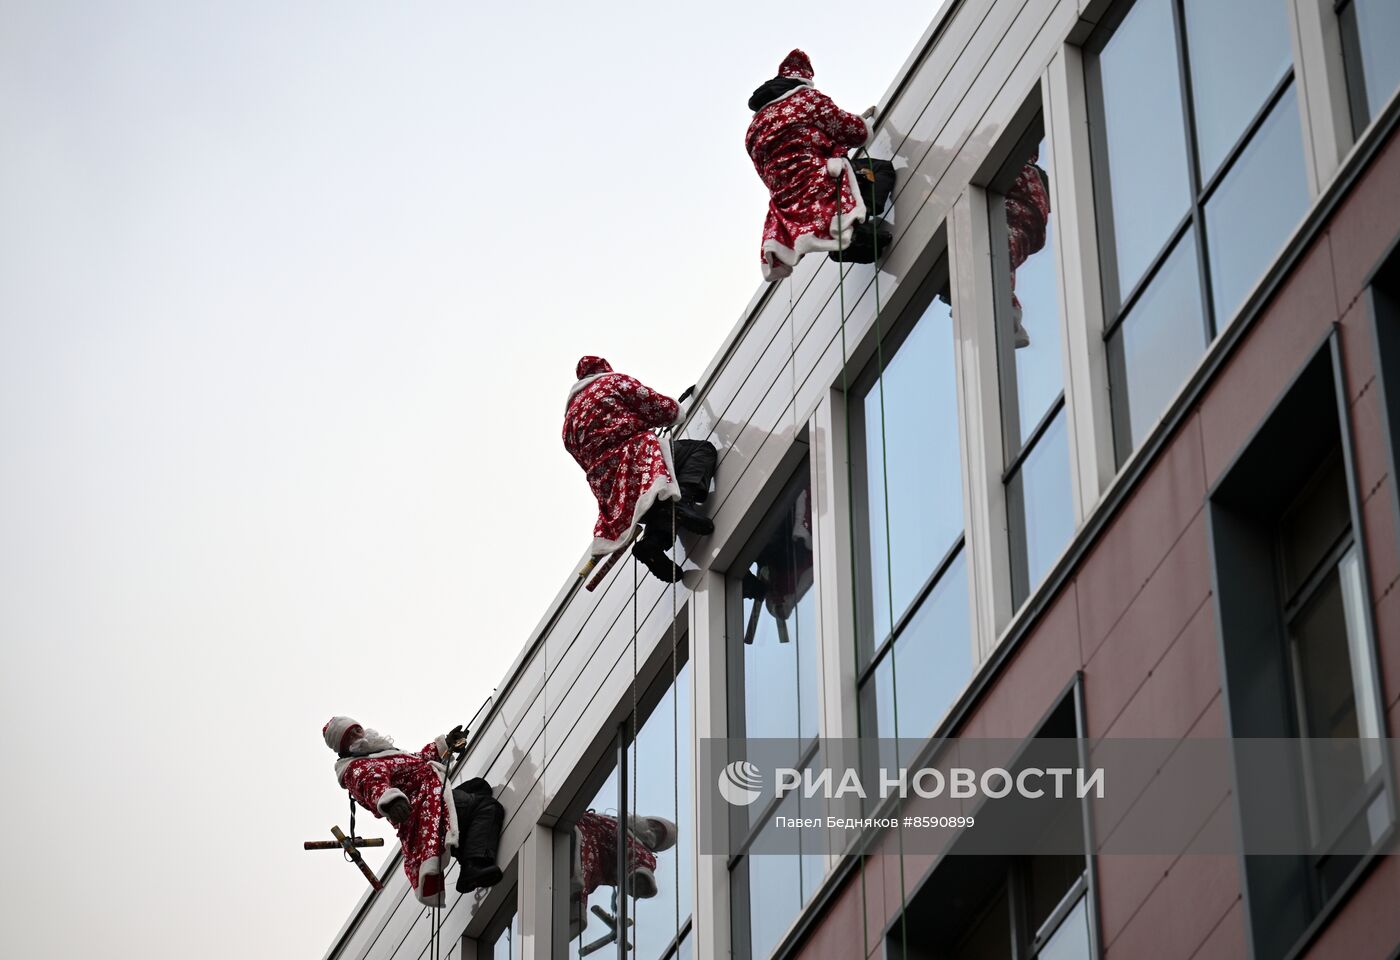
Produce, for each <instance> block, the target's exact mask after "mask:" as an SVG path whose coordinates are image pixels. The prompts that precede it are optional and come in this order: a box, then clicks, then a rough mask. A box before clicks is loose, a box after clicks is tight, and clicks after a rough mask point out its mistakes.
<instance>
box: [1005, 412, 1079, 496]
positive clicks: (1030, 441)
mask: <svg viewBox="0 0 1400 960" xmlns="http://www.w3.org/2000/svg"><path fill="white" fill-rule="evenodd" d="M1064 405H1065V392H1064V391H1063V390H1061V391H1060V392H1059V394H1058V395H1056V397H1055V399H1054V401H1053V402H1051V404H1050V406H1048V407H1046V408H1045V414H1044V415H1043V416H1042V417H1041V418H1040V420H1039V422H1037V423H1036V425H1035V429H1034V430H1032V431H1031V435H1030V436H1029V437H1027V438H1026V442H1025V443H1024V444H1023V445H1022V446H1021V452H1020V453H1018V454H1016V458H1015V459H1014V460H1012V461H1011V462H1010V463H1009V464H1007V466H1006V471H1005V472H1004V473H1003V474H1002V475H1001V482H1002V484H1008V483H1010V482H1011V480H1012V478H1013V477H1015V476H1016V474H1017V473H1018V472H1019V471H1020V469H1021V466H1022V465H1023V464H1024V463H1025V462H1026V459H1027V458H1028V457H1029V456H1030V453H1031V451H1032V450H1034V449H1035V445H1036V444H1038V443H1040V438H1041V437H1043V436H1045V434H1046V433H1047V432H1048V431H1049V429H1050V425H1051V424H1052V423H1054V422H1055V418H1056V417H1058V416H1059V415H1060V410H1061V408H1063V407H1064Z"/></svg>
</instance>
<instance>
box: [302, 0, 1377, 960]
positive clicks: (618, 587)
mask: <svg viewBox="0 0 1400 960" xmlns="http://www.w3.org/2000/svg"><path fill="white" fill-rule="evenodd" d="M911 46H912V49H913V53H912V54H911V56H910V57H909V59H908V61H907V62H906V63H905V64H904V65H903V67H902V68H901V70H900V72H899V75H898V76H897V77H896V78H895V80H894V84H893V86H892V87H891V89H890V91H889V92H888V93H887V95H886V96H885V98H884V99H883V100H882V102H881V109H880V112H879V116H878V119H877V123H876V137H875V140H874V142H873V144H872V145H871V147H870V153H871V154H872V155H873V156H876V157H890V158H893V159H894V161H895V164H896V167H897V168H898V171H899V183H898V186H897V190H896V198H895V201H894V205H893V212H892V213H891V214H889V219H890V221H891V224H892V226H893V228H894V241H893V244H892V246H891V248H890V250H889V251H888V254H887V255H886V256H885V257H884V259H883V261H882V262H881V263H880V265H879V267H878V269H876V268H875V267H872V266H862V265H846V264H838V263H836V262H832V261H830V260H828V259H826V258H824V257H819V256H808V257H806V258H805V259H804V260H803V261H802V262H801V263H800V264H799V265H798V267H797V269H796V270H795V272H794V274H793V276H792V277H790V278H788V279H785V280H783V281H781V282H779V283H776V284H773V285H771V286H765V287H764V288H763V289H762V290H760V291H759V293H758V294H756V295H755V297H754V299H753V300H752V301H751V303H750V304H749V306H748V308H747V309H746V311H745V313H744V315H743V316H742V317H741V318H740V321H739V323H738V324H737V325H736V327H735V329H734V330H733V332H732V333H731V334H730V336H729V337H728V339H727V340H726V343H725V346H724V347H723V349H722V350H721V351H720V353H719V355H717V356H716V357H715V358H714V360H713V361H712V362H711V364H710V365H709V367H708V369H707V370H706V371H705V372H704V374H703V376H702V377H701V379H700V381H699V391H698V393H697V397H696V399H695V401H694V402H693V404H692V406H691V408H690V411H689V414H688V416H687V419H686V421H685V424H684V426H683V428H681V430H680V433H681V434H682V435H684V436H687V437H694V438H708V439H710V440H712V441H713V442H714V443H715V444H716V446H717V447H718V448H719V451H720V456H721V460H720V464H719V470H718V475H717V480H716V487H715V491H714V493H713V494H712V495H711V497H710V500H709V503H708V505H707V509H709V511H710V512H711V514H712V515H713V517H714V520H715V527H716V529H715V533H714V534H713V536H710V537H707V538H705V539H703V540H699V541H694V540H687V541H686V551H687V553H688V556H687V561H688V565H689V566H690V567H692V568H693V569H694V570H695V571H696V572H693V573H692V574H691V575H690V576H689V577H688V578H687V581H686V582H685V583H683V584H680V585H677V586H676V587H674V588H672V587H670V586H665V585H662V584H660V583H659V582H658V581H656V580H654V579H651V578H649V577H647V576H646V575H645V571H644V570H643V571H641V572H640V573H639V572H638V571H637V570H636V568H635V567H634V565H633V564H632V562H631V561H630V560H629V561H627V562H625V563H619V564H618V565H617V567H616V568H614V570H613V571H612V572H611V574H609V576H608V577H607V578H606V579H605V580H604V581H603V582H602V584H601V585H600V586H599V587H598V589H597V590H596V591H594V592H588V591H585V590H583V589H581V585H580V582H579V581H578V578H577V577H575V576H573V575H572V574H571V575H570V577H569V579H568V580H567V582H566V583H565V585H564V587H563V588H562V589H561V591H560V593H559V595H558V596H557V597H556V600H555V602H554V603H553V605H552V606H551V608H550V609H549V610H548V611H547V612H546V614H545V616H544V617H543V619H542V620H541V622H540V624H539V626H538V627H537V628H536V630H535V631H534V633H533V634H532V636H531V637H530V638H529V640H528V642H527V644H526V645H525V647H524V649H523V651H522V653H521V655H520V656H519V658H518V659H517V661H516V663H515V665H514V666H513V668H512V669H511V671H510V673H509V675H508V676H507V677H506V678H505V680H504V681H503V683H502V684H501V686H500V688H499V692H498V693H497V695H496V697H495V698H494V700H493V701H492V703H491V704H490V706H489V708H488V709H487V712H486V714H485V716H484V718H483V719H482V720H481V722H480V723H479V724H478V727H477V729H476V731H475V740H474V742H473V745H472V748H471V752H470V753H469V755H468V756H467V758H466V760H465V762H464V764H463V767H462V770H461V771H460V772H459V776H461V777H467V776H484V777H486V778H487V779H488V780H490V781H491V782H492V783H493V784H497V785H499V786H498V796H499V798H500V800H501V802H502V803H503V804H504V806H505V808H506V811H507V818H506V824H505V830H504V834H503V838H502V843H501V852H500V858H499V859H500V862H501V864H502V866H503V867H504V868H505V871H506V879H505V880H504V882H502V883H501V884H500V885H498V886H497V887H495V888H493V889H492V890H490V891H489V892H488V893H487V894H486V895H484V896H482V897H480V898H478V897H476V896H472V895H468V896H465V897H460V898H458V897H456V896H455V895H453V896H451V897H450V898H449V903H448V906H447V907H446V908H445V909H444V910H442V911H441V915H438V914H436V913H435V912H434V911H432V910H427V909H425V908H423V907H422V906H421V905H420V904H418V903H417V902H416V901H415V900H414V898H413V896H412V894H411V893H410V892H409V891H408V888H407V884H406V883H405V882H404V879H403V876H402V873H401V871H400V870H399V867H398V863H397V862H396V861H395V862H391V863H389V864H387V865H386V867H385V872H384V876H385V878H386V881H387V885H386V889H385V890H384V891H383V892H381V893H378V894H370V895H367V896H366V897H365V898H364V900H363V901H362V902H361V903H360V904H359V906H358V907H357V909H356V910H355V912H354V913H353V914H352V915H351V917H350V918H349V919H348V920H347V921H346V923H345V925H344V926H343V927H342V929H341V930H340V931H339V932H338V933H337V935H336V937H335V939H334V941H333V943H332V945H331V948H330V950H329V952H328V954H327V956H328V957H335V958H345V960H389V958H424V957H434V958H435V957H436V956H437V955H439V954H440V955H441V956H452V957H463V958H487V957H489V958H507V957H508V958H512V960H514V958H518V957H522V958H531V960H556V958H566V957H568V958H572V957H579V956H594V957H614V956H624V955H627V954H629V953H630V954H631V955H632V956H636V957H637V958H638V960H669V958H672V957H675V958H687V960H689V958H697V960H698V958H703V960H715V958H725V957H731V956H733V957H739V958H752V960H765V958H769V957H803V958H842V960H848V958H859V957H863V956H871V957H888V958H906V957H907V958H923V957H950V958H952V957H956V958H969V960H973V958H994V957H995V958H1000V957H1006V958H1011V957H1015V958H1018V960H1021V958H1031V957H1040V958H1045V960H1077V958H1081V957H1097V956H1110V957H1125V958H1140V957H1164V958H1183V960H1184V958H1192V957H1196V958H1203V960H1204V958H1224V957H1258V958H1284V957H1346V958H1370V957H1375V958H1387V957H1392V956H1395V955H1396V951H1397V946H1398V945H1400V910H1397V909H1396V906H1397V905H1398V904H1400V859H1397V857H1396V856H1395V855H1394V852H1393V851H1394V844H1395V836H1396V829H1395V822H1396V814H1395V811H1396V808H1397V805H1396V802H1395V788H1394V782H1395V780H1394V776H1393V772H1392V771H1391V769H1390V764H1389V762H1388V761H1387V760H1386V759H1385V758H1384V757H1380V758H1379V759H1376V758H1372V757H1362V758H1359V759H1358V762H1357V764H1356V765H1355V766H1356V769H1355V771H1354V782H1353V781H1352V780H1347V781H1346V782H1344V783H1343V784H1342V785H1341V786H1340V787H1339V788H1338V790H1340V793H1341V796H1342V797H1343V799H1344V800H1345V803H1344V804H1343V806H1344V809H1341V808H1339V809H1338V810H1330V811H1328V812H1327V815H1326V823H1327V825H1328V829H1326V830H1320V831H1319V834H1318V840H1317V845H1316V849H1315V850H1313V852H1312V853H1311V854H1310V855H1307V856H1298V857H1283V856H1275V857H1260V856H1242V855H1238V854H1221V853H1207V854H1187V855H1181V856H1166V855H1153V856H1148V855H1106V854H1101V852H1100V851H1101V850H1102V849H1103V844H1104V841H1105V839H1106V836H1105V833H1104V831H1105V830H1107V829H1108V827H1107V825H1105V824H1102V823H1094V822H1091V821H1089V820H1087V819H1086V820H1085V822H1084V824H1083V849H1082V851H1081V852H1080V853H1078V854H1072V855H1066V854H1065V853H1063V852H1060V853H1057V854H1055V855H1053V856H1052V855H1046V856H1042V857H1037V856H1017V857H995V856H983V857H965V856H958V855H956V853H957V850H956V846H955V847H954V852H953V854H951V855H945V856H942V857H935V856H933V855H919V854H912V853H909V852H907V851H906V850H905V848H904V845H903V843H902V838H901V835H900V831H898V830H886V831H883V832H881V831H879V830H873V831H872V832H871V833H870V834H869V835H868V836H866V837H864V838H863V843H864V845H863V846H862V848H861V849H862V851H864V852H862V853H859V854H838V853H830V852H823V851H820V850H818V851H815V852H812V853H804V854H802V855H792V856H763V855H749V854H748V853H747V852H746V851H748V850H749V849H750V848H751V847H752V845H753V844H754V843H755V842H756V841H757V840H758V839H760V838H761V836H762V834H763V832H764V831H765V830H766V829H768V826H767V825H766V821H765V819H764V818H763V817H761V816H754V817H752V822H751V826H750V825H749V823H748V822H745V823H743V824H741V826H740V828H739V829H738V833H737V836H736V838H735V844H736V845H735V850H736V851H737V852H735V853H733V854H731V855H729V856H714V855H701V854H699V853H698V852H697V850H698V848H697V845H696V842H695V829H694V826H693V825H694V824H695V822H696V816H695V811H696V809H697V805H698V804H701V803H704V802H709V800H708V799H707V798H708V796H709V791H708V790H702V789H700V786H699V785H697V779H698V778H697V770H698V763H697V747H696V744H697V742H698V741H700V740H701V739H702V738H720V737H730V738H740V737H774V738H776V737H782V738H790V739H792V740H794V741H795V742H797V743H805V742H807V741H809V740H815V738H818V737H826V738H850V737H857V736H865V737H874V736H881V737H898V738H900V739H901V740H903V741H914V742H916V743H923V744H926V745H927V749H928V751H929V752H930V753H931V754H932V753H935V752H936V751H937V749H938V746H939V744H941V743H944V742H948V741H949V740H950V738H953V737H997V738H1009V739H1016V740H1020V739H1023V738H1033V737H1037V736H1041V737H1046V736H1055V737H1064V738H1071V739H1074V740H1077V741H1079V742H1082V743H1085V744H1093V743H1094V742H1096V741H1100V740H1102V739H1103V738H1106V737H1107V738H1113V737H1154V738H1182V737H1188V738H1189V737H1201V738H1219V737H1234V738H1269V737H1288V738H1302V737H1315V738H1329V737H1336V738H1341V737H1350V738H1363V739H1364V738H1372V739H1374V738H1383V737H1386V736H1394V735H1395V731H1396V730H1397V729H1400V590H1397V584H1400V527H1398V526H1397V523H1398V522H1400V496H1398V495H1397V491H1398V488H1397V481H1396V473H1395V464H1396V459H1395V458H1396V450H1397V443H1396V442H1395V441H1396V436H1395V431H1397V430H1400V252H1397V251H1398V250H1400V247H1397V242H1396V241H1397V239H1400V136H1397V133H1396V128H1397V123H1398V122H1400V98H1397V96H1396V93H1397V88H1400V4H1397V3H1395V0H1230V2H1223V0H961V2H959V0H952V2H951V3H949V4H948V5H947V7H946V9H944V10H943V11H942V12H941V13H940V14H939V15H938V18H937V20H936V21H935V22H934V23H933V24H931V25H930V27H929V29H928V31H927V32H926V34H925V35H924V36H923V37H922V38H917V39H916V38H911ZM1028 176H1034V177H1037V178H1039V179H1040V182H1041V185H1042V186H1043V187H1044V188H1045V190H1046V192H1047V195H1048V198H1049V201H1050V207H1051V211H1052V212H1051V214H1050V218H1049V222H1048V229H1047V230H1046V236H1045V238H1044V243H1043V245H1041V244H1039V243H1038V242H1035V241H1036V240H1038V238H1033V240H1032V241H1029V242H1028V241H1026V240H1025V238H1024V237H1021V236H1019V235H1018V231H1019V226H1018V216H1019V211H1018V210H1017V202H1018V201H1017V196H1018V183H1022V182H1024V181H1023V178H1025V177H1028ZM1018 245H1019V247H1020V249H1019V250H1018V249H1017V248H1018ZM1021 333H1024V337H1022V339H1028V341H1029V342H1028V343H1027V344H1025V345H1023V346H1019V347H1018V346H1017V343H1018V335H1019V334H1021ZM797 759H798V760H799V762H800V760H801V757H800V756H799V757H798V758H797ZM1280 775H1282V774H1280ZM1349 776H1350V774H1349ZM705 786H708V785H705ZM1277 788H1278V784H1276V783H1271V782H1269V778H1268V777H1262V778H1261V777H1255V776H1244V775H1241V774H1240V773H1239V771H1238V770H1237V777H1236V780H1235V782H1234V783H1233V785H1232V788H1231V789H1230V790H1228V791H1225V792H1224V793H1223V794H1222V795H1221V796H1220V797H1219V802H1218V804H1217V805H1216V806H1215V808H1214V811H1213V813H1212V818H1219V822H1220V823H1223V824H1225V828H1226V829H1232V830H1248V828H1249V825H1248V824H1247V823H1244V822H1242V819H1243V818H1241V817H1240V816H1239V815H1238V811H1239V810H1240V809H1241V808H1242V805H1244V804H1245V803H1247V802H1256V803H1257V802H1258V801H1259V799H1260V797H1261V796H1264V797H1265V798H1266V799H1267V797H1269V796H1272V795H1273V794H1271V793H1269V791H1272V790H1275V789H1277ZM1304 792H1305V793H1306V790H1305V791H1304ZM1334 792H1335V791H1334ZM589 811H592V812H593V813H592V814H591V815H590V813H589ZM788 812H790V813H793V814H794V815H802V814H803V813H804V812H807V811H803V810H800V809H798V808H797V807H795V806H794V807H793V808H792V809H791V810H789V811H788ZM629 813H637V814H645V815H656V816H662V817H665V818H667V819H669V820H672V821H675V822H676V823H677V824H678V825H679V831H678V832H679V840H678V842H677V843H676V844H675V845H674V846H673V847H670V848H668V849H665V850H662V851H660V852H658V853H656V854H655V866H654V867H651V866H650V864H649V863H648V862H647V854H646V853H645V852H642V853H640V854H638V855H637V859H635V860H632V861H626V860H625V859H624V860H623V861H622V862H618V863H615V864H614V866H613V874H614V876H615V875H616V872H617V870H618V869H625V870H633V869H634V868H637V867H640V868H642V869H643V871H649V872H650V873H651V874H652V875H654V883H652V882H651V881H647V882H645V883H639V884H638V886H637V887H636V889H641V890H644V891H645V892H653V891H652V890H651V889H648V887H649V886H654V893H655V895H654V896H651V897H644V898H631V897H628V898H625V899H623V900H622V901H621V902H619V901H618V900H617V899H616V898H615V897H613V898H612V899H610V896H611V894H612V890H613V888H612V887H609V886H606V885H604V886H600V887H598V888H597V889H596V890H593V891H591V892H590V893H588V894H586V895H581V894H580V891H579V887H580V883H579V878H580V875H581V874H582V873H583V872H584V870H583V866H582V865H581V863H580V853H579V849H580V845H581V842H582V840H583V838H584V836H585V834H586V833H588V831H591V830H594V829H597V828H599V825H601V829H604V830H607V829H613V830H614V831H615V830H616V829H617V818H619V817H622V818H624V819H625V817H626V815H627V814H629ZM600 814H601V815H602V816H601V817H599V816H598V815H600ZM609 817H612V818H613V819H611V820H610V819H608V818H609ZM609 824H610V825H611V827H609ZM1204 826H1205V824H1203V827H1204ZM1334 827H1335V829H1333V828H1334ZM616 841H617V838H616V837H614V842H613V843H612V845H611V847H607V846H606V845H605V848H606V849H609V850H610V851H611V854H612V855H613V856H614V857H616V856H617V853H618V851H617V850H616V847H617V846H618V844H617V842H616ZM1343 841H1345V842H1343ZM627 849H628V847H627V844H626V843H625V842H624V843H623V844H622V850H623V851H624V853H623V854H622V856H623V857H624V858H625V856H626V854H625V851H626V850H627ZM1342 850H1344V851H1347V852H1337V851H1342ZM1359 850H1364V851H1366V852H1357V851H1359ZM450 879H451V878H450V877H449V880H450ZM618 911H621V912H623V913H624V914H625V915H626V916H625V917H624V919H623V921H622V922H623V923H624V924H626V926H625V929H626V930H627V939H628V940H630V941H631V943H632V949H631V950H624V948H623V946H622V945H621V944H620V943H618V942H617V941H616V940H613V941H609V940H608V935H609V928H608V926H607V924H606V923H605V922H604V921H605V915H607V914H612V913H616V912H618Z"/></svg>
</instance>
